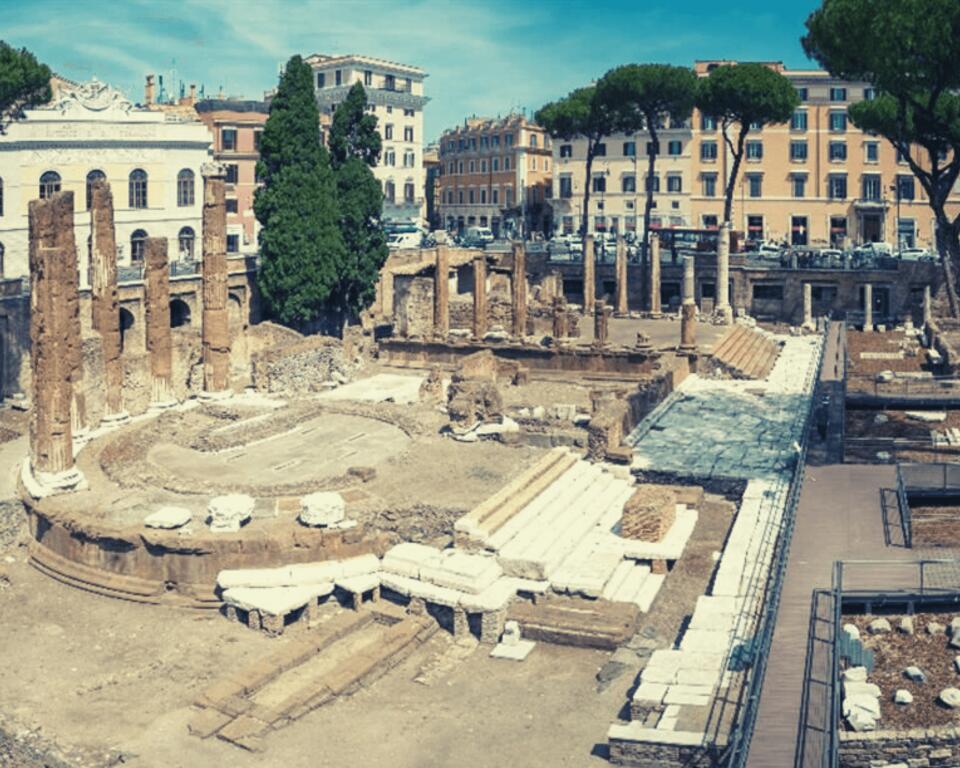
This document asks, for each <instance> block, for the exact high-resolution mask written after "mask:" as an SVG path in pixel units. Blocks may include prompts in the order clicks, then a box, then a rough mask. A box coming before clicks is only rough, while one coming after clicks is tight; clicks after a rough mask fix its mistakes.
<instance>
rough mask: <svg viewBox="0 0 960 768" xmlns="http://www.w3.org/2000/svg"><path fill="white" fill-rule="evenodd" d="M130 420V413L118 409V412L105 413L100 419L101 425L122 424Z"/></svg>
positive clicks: (112, 425)
mask: <svg viewBox="0 0 960 768" xmlns="http://www.w3.org/2000/svg"><path fill="white" fill-rule="evenodd" d="M128 421H130V414H129V413H128V412H127V411H117V412H116V413H105V414H104V415H103V418H102V419H100V427H101V428H103V427H115V426H119V425H120V424H126V423H127V422H128Z"/></svg>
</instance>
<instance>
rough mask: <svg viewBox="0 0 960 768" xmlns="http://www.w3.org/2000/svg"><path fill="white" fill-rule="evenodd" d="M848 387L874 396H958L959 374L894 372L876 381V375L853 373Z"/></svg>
mask: <svg viewBox="0 0 960 768" xmlns="http://www.w3.org/2000/svg"><path fill="white" fill-rule="evenodd" d="M850 389H851V391H853V392H866V393H870V394H873V395H874V396H876V397H882V396H883V395H887V396H898V395H911V396H919V395H929V396H930V397H933V398H936V397H937V396H941V397H944V396H947V397H949V396H953V397H960V376H934V375H932V374H926V375H924V374H921V375H904V374H899V375H898V374H894V375H893V378H892V379H890V380H889V381H878V380H877V377H876V376H863V375H860V376H858V375H856V374H854V375H852V376H851V377H850Z"/></svg>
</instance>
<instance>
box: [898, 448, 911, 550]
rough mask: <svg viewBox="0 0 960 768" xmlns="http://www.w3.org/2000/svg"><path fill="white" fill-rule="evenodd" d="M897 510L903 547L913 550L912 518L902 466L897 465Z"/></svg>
mask: <svg viewBox="0 0 960 768" xmlns="http://www.w3.org/2000/svg"><path fill="white" fill-rule="evenodd" d="M897 508H898V510H899V512H900V530H901V531H903V546H905V547H906V548H907V549H912V548H913V518H912V516H911V514H910V499H909V498H907V489H906V485H905V484H904V481H903V465H902V464H897Z"/></svg>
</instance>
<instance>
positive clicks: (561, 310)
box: [553, 296, 568, 341]
mask: <svg viewBox="0 0 960 768" xmlns="http://www.w3.org/2000/svg"><path fill="white" fill-rule="evenodd" d="M567 335H568V332H567V302H566V299H564V298H563V296H556V297H554V299H553V338H554V340H555V341H557V340H560V339H565V338H566V337H567Z"/></svg>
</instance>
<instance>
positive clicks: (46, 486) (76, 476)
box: [20, 456, 89, 499]
mask: <svg viewBox="0 0 960 768" xmlns="http://www.w3.org/2000/svg"><path fill="white" fill-rule="evenodd" d="M20 481H21V482H22V483H23V487H24V488H26V489H27V493H29V494H30V495H31V496H32V497H33V498H35V499H42V498H45V497H46V496H54V495H56V494H58V493H70V492H71V491H85V490H86V489H87V488H88V487H89V485H88V484H87V478H86V477H85V476H84V474H83V472H81V471H80V468H79V467H77V466H76V464H74V465H73V466H72V467H71V468H70V469H66V470H64V471H63V472H35V471H34V469H33V464H32V463H31V461H30V457H29V456H28V457H27V458H26V459H24V460H23V464H22V465H21V466H20Z"/></svg>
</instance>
